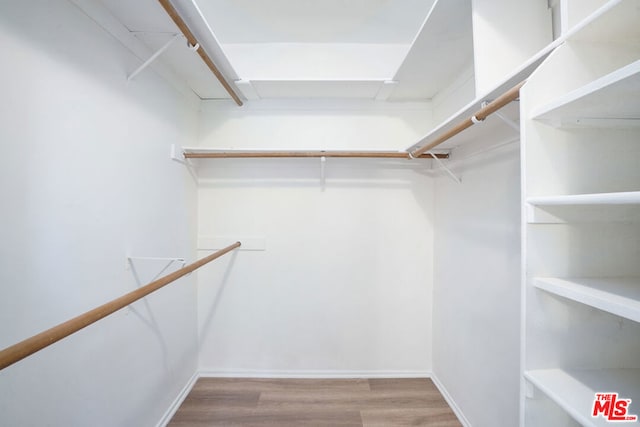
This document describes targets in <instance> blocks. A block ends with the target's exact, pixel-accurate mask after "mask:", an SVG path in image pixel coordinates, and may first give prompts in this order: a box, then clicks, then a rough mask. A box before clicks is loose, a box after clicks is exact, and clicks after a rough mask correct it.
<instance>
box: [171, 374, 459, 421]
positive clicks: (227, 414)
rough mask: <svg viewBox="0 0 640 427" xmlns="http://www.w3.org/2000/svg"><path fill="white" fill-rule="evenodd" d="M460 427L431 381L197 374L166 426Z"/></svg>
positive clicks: (422, 379) (421, 379)
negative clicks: (210, 375)
mask: <svg viewBox="0 0 640 427" xmlns="http://www.w3.org/2000/svg"><path fill="white" fill-rule="evenodd" d="M203 426H279V427H281V426H282V427H283V426H387V427H390V426H429V427H458V426H461V424H460V422H459V421H458V419H457V418H456V416H455V415H454V414H453V412H452V411H451V408H449V406H448V405H447V403H446V402H445V400H444V399H443V397H442V395H441V394H440V392H439V391H438V389H437V388H436V387H435V385H434V384H433V382H432V381H431V380H429V379H424V378H409V379H369V380H367V379H344V380H342V379H339V380H326V379H251V378H200V379H199V380H198V381H197V382H196V384H195V386H194V387H193V389H192V390H191V393H189V396H187V398H186V399H185V401H184V402H183V403H182V405H181V406H180V408H179V409H178V411H177V412H176V414H175V415H174V417H173V419H172V420H171V422H170V423H169V427H203Z"/></svg>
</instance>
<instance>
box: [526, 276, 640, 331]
mask: <svg viewBox="0 0 640 427" xmlns="http://www.w3.org/2000/svg"><path fill="white" fill-rule="evenodd" d="M534 285H535V286H536V287H537V288H539V289H543V290H545V291H547V292H550V293H553V294H556V295H559V296H562V297H565V298H568V299H571V300H573V301H577V302H580V303H582V304H586V305H588V306H591V307H595V308H597V309H600V310H603V311H606V312H608V313H611V314H615V315H616V316H621V317H624V318H626V319H629V320H633V321H635V322H640V277H624V278H622V277H604V278H586V277H585V278H567V279H561V278H555V277H538V278H535V279H534Z"/></svg>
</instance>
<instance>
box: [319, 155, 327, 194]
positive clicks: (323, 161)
mask: <svg viewBox="0 0 640 427" xmlns="http://www.w3.org/2000/svg"><path fill="white" fill-rule="evenodd" d="M326 165H327V158H326V157H325V156H322V157H320V185H321V189H322V191H324V189H325V183H326Z"/></svg>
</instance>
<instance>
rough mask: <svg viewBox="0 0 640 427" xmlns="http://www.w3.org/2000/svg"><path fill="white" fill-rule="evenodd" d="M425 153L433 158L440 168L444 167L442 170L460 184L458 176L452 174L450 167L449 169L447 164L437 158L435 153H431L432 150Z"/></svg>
mask: <svg viewBox="0 0 640 427" xmlns="http://www.w3.org/2000/svg"><path fill="white" fill-rule="evenodd" d="M427 154H429V155H430V156H431V157H433V160H435V162H436V163H437V164H438V166H440V167H441V168H442V169H444V171H445V172H446V173H447V174H448V175H449V176H450V177H451V178H452V179H453V180H454V181H455V182H457V183H458V184H462V180H461V179H460V178H458V176H456V174H454V173H453V172H452V171H451V169H449V168H448V167H447V165H445V164H444V162H443V161H442V160H440V159H439V158H438V156H437V155H435V154H434V153H433V151H429V152H427Z"/></svg>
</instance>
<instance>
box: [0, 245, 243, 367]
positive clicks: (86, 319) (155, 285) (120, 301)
mask: <svg viewBox="0 0 640 427" xmlns="http://www.w3.org/2000/svg"><path fill="white" fill-rule="evenodd" d="M240 245H241V243H240V242H236V243H234V244H232V245H229V246H227V247H226V248H224V249H221V250H219V251H217V252H214V253H212V254H211V255H209V256H206V257H204V258H202V259H200V260H198V261H196V262H194V263H192V264H189V265H187V266H186V267H182V268H181V269H179V270H176V271H174V272H173V273H171V274H167V275H166V276H164V277H161V278H160V279H158V280H154V281H153V282H151V283H149V284H148V285H145V286H143V287H141V288H139V289H136V290H135V291H132V292H129V293H128V294H125V295H123V296H121V297H120V298H116V299H114V300H112V301H109V302H108V303H106V304H103V305H101V306H100V307H96V308H94V309H93V310H90V311H87V312H86V313H84V314H81V315H80V316H77V317H74V318H73V319H71V320H67V321H66V322H64V323H61V324H59V325H57V326H54V327H53V328H50V329H47V330H46V331H44V332H40V333H39V334H37V335H34V336H32V337H31V338H27V339H26V340H24V341H21V342H19V343H17V344H14V345H12V346H11V347H7V348H5V349H4V350H2V351H0V370H2V369H4V368H6V367H8V366H11V365H13V364H14V363H16V362H19V361H20V360H22V359H24V358H25V357H27V356H30V355H32V354H33V353H35V352H37V351H40V350H42V349H43V348H45V347H48V346H50V345H51V344H53V343H55V342H58V341H60V340H61V339H63V338H65V337H68V336H69V335H71V334H73V333H75V332H78V331H79V330H80V329H83V328H85V327H87V326H89V325H91V324H92V323H95V322H97V321H98V320H100V319H102V318H104V317H107V316H108V315H110V314H112V313H114V312H116V311H118V310H120V309H121V308H124V307H126V306H128V305H129V304H131V303H133V302H135V301H138V300H139V299H141V298H144V297H145V296H147V295H149V294H150V293H152V292H155V291H157V290H158V289H160V288H162V287H163V286H166V285H168V284H169V283H171V282H173V281H175V280H178V279H179V278H181V277H182V276H185V275H187V274H189V273H191V272H192V271H194V270H196V269H198V268H200V267H202V266H203V265H205V264H207V263H209V262H211V261H213V260H214V259H216V258H220V257H221V256H222V255H224V254H226V253H228V252H231V251H232V250H234V249H235V248H238V247H240Z"/></svg>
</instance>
